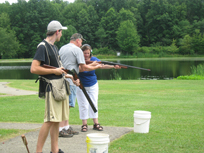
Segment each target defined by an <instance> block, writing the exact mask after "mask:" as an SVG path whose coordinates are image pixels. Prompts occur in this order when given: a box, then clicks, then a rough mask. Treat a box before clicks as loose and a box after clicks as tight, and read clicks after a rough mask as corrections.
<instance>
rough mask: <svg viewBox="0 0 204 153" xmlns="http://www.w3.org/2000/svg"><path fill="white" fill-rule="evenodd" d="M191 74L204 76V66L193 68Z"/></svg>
mask: <svg viewBox="0 0 204 153" xmlns="http://www.w3.org/2000/svg"><path fill="white" fill-rule="evenodd" d="M191 73H192V74H194V75H200V76H204V64H199V65H197V66H192V67H191Z"/></svg>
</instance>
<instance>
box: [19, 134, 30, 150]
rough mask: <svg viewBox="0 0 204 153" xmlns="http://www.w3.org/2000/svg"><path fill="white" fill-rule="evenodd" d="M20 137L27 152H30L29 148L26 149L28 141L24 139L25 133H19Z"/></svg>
mask: <svg viewBox="0 0 204 153" xmlns="http://www.w3.org/2000/svg"><path fill="white" fill-rule="evenodd" d="M21 138H22V140H23V144H24V145H25V146H26V149H27V152H28V153H30V151H29V149H28V142H27V140H26V137H25V135H21Z"/></svg>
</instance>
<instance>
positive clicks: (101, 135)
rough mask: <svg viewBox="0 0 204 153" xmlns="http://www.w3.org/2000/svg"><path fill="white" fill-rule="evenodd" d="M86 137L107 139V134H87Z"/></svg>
mask: <svg viewBox="0 0 204 153" xmlns="http://www.w3.org/2000/svg"><path fill="white" fill-rule="evenodd" d="M86 136H87V137H90V138H109V134H106V133H89V134H87V135H86Z"/></svg>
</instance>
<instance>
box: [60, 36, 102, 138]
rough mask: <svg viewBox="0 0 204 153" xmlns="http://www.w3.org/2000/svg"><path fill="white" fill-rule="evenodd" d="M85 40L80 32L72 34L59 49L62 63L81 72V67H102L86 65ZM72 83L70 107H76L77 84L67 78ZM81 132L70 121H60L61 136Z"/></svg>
mask: <svg viewBox="0 0 204 153" xmlns="http://www.w3.org/2000/svg"><path fill="white" fill-rule="evenodd" d="M83 40H85V39H84V38H83V36H82V35H81V34H79V33H75V34H73V35H72V36H71V38H70V42H69V43H68V44H66V45H64V46H62V47H61V48H60V50H59V56H60V58H61V61H62V65H63V67H64V68H65V69H68V70H72V69H75V70H76V72H77V73H79V67H80V68H81V69H82V70H83V71H92V70H95V69H98V68H100V67H101V65H100V64H99V65H96V66H90V65H86V63H85V59H84V54H83V51H82V50H81V48H80V47H81V46H82V42H83ZM67 80H68V81H69V83H70V91H71V94H70V95H69V108H70V107H75V102H76V86H75V85H74V84H73V82H72V80H71V79H67ZM76 134H79V132H76V131H74V130H73V129H72V128H71V127H70V126H69V121H68V120H66V121H62V122H60V128H59V136H60V137H72V136H73V135H76Z"/></svg>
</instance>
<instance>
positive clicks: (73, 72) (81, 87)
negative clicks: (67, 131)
mask: <svg viewBox="0 0 204 153" xmlns="http://www.w3.org/2000/svg"><path fill="white" fill-rule="evenodd" d="M42 67H44V68H48V69H56V68H57V67H54V66H50V65H46V64H43V65H42ZM62 70H63V71H65V72H66V73H68V74H71V75H72V76H73V78H74V80H77V79H79V77H78V75H77V73H76V71H75V69H73V70H71V71H70V70H67V69H64V68H63V69H62ZM79 88H80V89H81V90H82V91H83V93H84V95H85V97H86V99H87V100H88V102H89V104H90V106H91V108H92V109H93V111H94V113H96V112H97V109H96V107H95V106H94V104H93V102H92V100H91V98H90V97H89V95H88V94H87V92H86V89H85V88H84V86H83V84H82V83H81V82H80V85H79Z"/></svg>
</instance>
